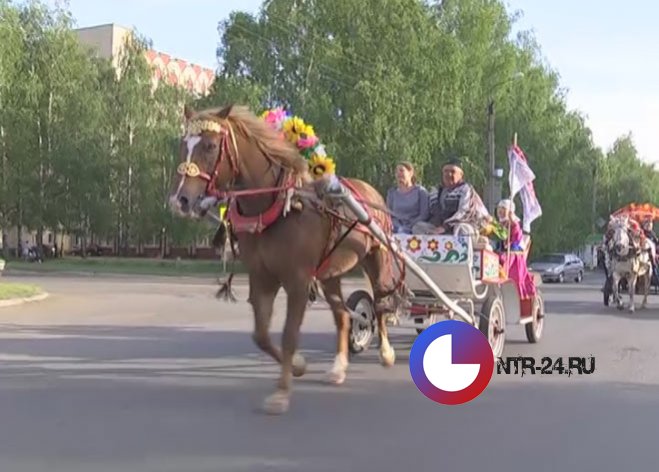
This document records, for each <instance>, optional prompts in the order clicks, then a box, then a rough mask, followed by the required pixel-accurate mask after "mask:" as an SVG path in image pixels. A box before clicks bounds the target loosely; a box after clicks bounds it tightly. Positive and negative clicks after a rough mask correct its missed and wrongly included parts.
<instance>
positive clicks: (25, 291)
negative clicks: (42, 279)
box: [0, 282, 42, 300]
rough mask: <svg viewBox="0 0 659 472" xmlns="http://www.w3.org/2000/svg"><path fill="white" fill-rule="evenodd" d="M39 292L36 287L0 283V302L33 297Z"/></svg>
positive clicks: (39, 289)
mask: <svg viewBox="0 0 659 472" xmlns="http://www.w3.org/2000/svg"><path fill="white" fill-rule="evenodd" d="M41 292H42V290H41V288H39V287H37V286H36V285H28V284H15V283H7V282H0V300H9V299H11V298H27V297H33V296H35V295H38V294H40V293H41Z"/></svg>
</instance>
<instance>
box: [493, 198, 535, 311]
mask: <svg viewBox="0 0 659 472" xmlns="http://www.w3.org/2000/svg"><path fill="white" fill-rule="evenodd" d="M497 217H498V219H499V223H500V225H501V227H503V228H504V229H505V234H503V235H501V236H504V237H503V238H501V241H500V245H499V247H498V251H497V252H498V253H499V262H500V263H501V266H502V269H503V271H504V273H505V275H507V277H508V278H509V279H511V280H513V281H514V282H515V284H516V285H517V289H518V291H519V296H520V298H521V299H522V300H527V299H529V298H532V297H533V296H534V295H535V293H536V288H535V281H534V280H533V277H532V276H531V274H530V273H529V271H528V268H527V266H526V258H525V256H524V248H523V247H522V238H523V237H524V233H523V232H522V226H521V225H520V223H519V218H517V215H515V203H514V202H513V201H512V200H501V201H500V202H499V204H498V205H497ZM508 228H510V233H509V234H508ZM509 245H510V248H509ZM509 249H510V252H509Z"/></svg>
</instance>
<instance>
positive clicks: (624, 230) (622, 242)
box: [609, 216, 632, 257]
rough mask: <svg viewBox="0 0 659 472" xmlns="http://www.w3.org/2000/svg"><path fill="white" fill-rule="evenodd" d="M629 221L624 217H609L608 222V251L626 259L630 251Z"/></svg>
mask: <svg viewBox="0 0 659 472" xmlns="http://www.w3.org/2000/svg"><path fill="white" fill-rule="evenodd" d="M630 227H631V226H630V221H629V218H628V217H626V216H620V217H611V219H610V220H609V231H610V233H611V239H610V240H609V250H610V251H611V253H612V254H613V255H615V256H617V257H626V256H627V255H628V254H629V252H630V250H631V249H632V239H631V237H630Z"/></svg>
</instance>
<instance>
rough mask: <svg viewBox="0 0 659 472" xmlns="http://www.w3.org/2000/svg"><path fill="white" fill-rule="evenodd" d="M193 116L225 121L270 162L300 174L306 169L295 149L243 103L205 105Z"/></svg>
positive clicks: (304, 172) (220, 121)
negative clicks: (212, 106)
mask: <svg viewBox="0 0 659 472" xmlns="http://www.w3.org/2000/svg"><path fill="white" fill-rule="evenodd" d="M195 118H197V119H208V120H213V121H217V122H219V123H220V124H225V123H226V122H228V123H229V124H230V125H231V128H232V129H233V130H234V131H237V132H238V133H240V134H241V135H242V136H243V137H244V138H245V139H247V140H248V141H249V140H251V141H252V142H253V143H254V144H256V146H258V148H259V149H260V150H261V152H262V153H263V154H265V156H266V157H267V158H268V159H270V160H271V161H274V162H275V163H278V164H280V165H281V166H282V167H285V168H288V169H291V170H293V171H294V172H295V173H296V174H298V175H299V176H302V177H304V176H305V175H306V174H308V172H309V167H308V164H307V161H306V160H305V159H304V157H303V156H302V155H301V154H300V153H299V151H298V150H297V148H296V147H295V146H294V145H293V144H292V143H290V142H289V141H288V140H286V139H284V138H283V137H282V136H280V135H279V133H277V131H275V130H274V129H272V128H271V127H270V126H269V125H268V124H267V123H266V122H265V121H264V120H262V119H261V118H259V117H258V116H256V115H255V114H254V113H253V112H252V111H251V110H250V109H249V108H248V107H246V106H243V105H229V106H226V107H217V108H209V109H206V110H202V111H199V112H197V113H195ZM223 122H225V123H223Z"/></svg>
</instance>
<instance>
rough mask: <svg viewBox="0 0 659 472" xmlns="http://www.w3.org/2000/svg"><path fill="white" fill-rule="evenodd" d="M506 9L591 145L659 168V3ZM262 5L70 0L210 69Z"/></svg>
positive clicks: (81, 10)
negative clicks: (625, 145)
mask: <svg viewBox="0 0 659 472" xmlns="http://www.w3.org/2000/svg"><path fill="white" fill-rule="evenodd" d="M55 1H56V0H50V2H51V3H55ZM506 3H507V4H508V5H509V7H510V8H511V9H514V10H522V11H523V17H522V18H521V20H520V21H519V22H518V24H517V27H516V28H518V29H524V30H529V29H531V30H533V31H534V33H535V36H536V38H537V40H538V42H539V44H540V45H541V47H542V51H543V53H544V56H545V58H546V60H547V61H548V62H549V63H550V64H551V66H552V67H553V68H555V69H557V70H558V72H559V73H560V75H561V83H562V85H563V87H565V88H567V89H568V103H569V105H570V107H571V108H575V109H578V110H580V111H581V112H583V113H584V114H585V115H586V116H587V123H588V125H589V127H590V128H591V130H592V131H593V138H594V140H595V143H596V144H597V145H599V146H601V147H602V148H604V149H608V148H609V147H610V146H611V144H612V143H613V141H614V140H615V139H616V138H617V137H618V136H620V135H622V134H625V133H627V132H631V133H632V135H633V137H634V141H635V143H636V146H637V148H638V150H639V153H640V155H641V158H643V159H645V160H647V161H651V162H659V128H657V127H658V126H659V28H657V25H656V22H657V20H658V19H659V2H656V3H655V2H652V1H651V0H627V1H626V2H620V1H613V0H600V1H597V0H574V1H569V0H551V1H550V0H507V1H506ZM260 5H261V0H187V1H183V0H69V6H70V10H71V12H72V13H73V16H74V17H75V18H76V21H77V24H78V26H80V27H82V26H92V25H96V24H102V23H117V24H120V25H122V26H126V27H135V28H137V29H138V30H139V31H140V32H141V33H142V34H143V35H145V36H147V37H149V38H150V39H151V40H153V43H154V47H155V48H156V49H157V50H160V51H163V52H166V53H168V54H171V55H173V56H176V57H179V58H181V59H185V60H188V61H192V62H195V63H198V64H200V65H205V66H208V67H213V68H214V67H215V66H216V58H215V48H216V46H217V42H218V39H219V36H218V33H217V23H218V21H219V20H220V19H222V18H226V17H227V16H228V15H229V13H230V12H231V11H232V10H243V11H249V12H253V13H255V12H257V11H258V9H259V6H260ZM523 142H524V141H523V136H520V144H521V145H522V146H523Z"/></svg>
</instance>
